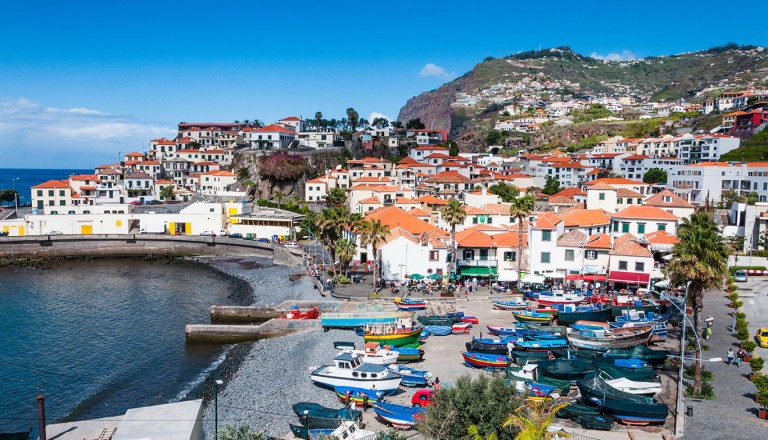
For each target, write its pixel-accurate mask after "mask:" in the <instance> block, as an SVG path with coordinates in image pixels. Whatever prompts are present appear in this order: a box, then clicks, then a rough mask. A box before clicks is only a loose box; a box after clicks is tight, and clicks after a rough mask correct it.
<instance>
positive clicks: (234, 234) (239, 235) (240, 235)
mask: <svg viewBox="0 0 768 440" xmlns="http://www.w3.org/2000/svg"><path fill="white" fill-rule="evenodd" d="M229 238H243V234H241V233H239V232H233V233H231V234H229Z"/></svg>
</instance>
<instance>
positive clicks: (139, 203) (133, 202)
mask: <svg viewBox="0 0 768 440" xmlns="http://www.w3.org/2000/svg"><path fill="white" fill-rule="evenodd" d="M129 204H130V205H141V202H140V201H138V200H134V201H132V202H131V203H129Z"/></svg>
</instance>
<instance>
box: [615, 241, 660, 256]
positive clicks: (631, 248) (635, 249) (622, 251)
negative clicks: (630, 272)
mask: <svg viewBox="0 0 768 440" xmlns="http://www.w3.org/2000/svg"><path fill="white" fill-rule="evenodd" d="M609 255H626V256H630V257H649V258H650V257H652V256H653V254H651V251H649V250H648V248H646V247H644V246H641V245H639V244H638V243H637V242H636V241H634V240H627V241H626V242H625V243H623V244H622V245H620V246H616V247H615V248H614V249H613V250H612V251H611V252H609Z"/></svg>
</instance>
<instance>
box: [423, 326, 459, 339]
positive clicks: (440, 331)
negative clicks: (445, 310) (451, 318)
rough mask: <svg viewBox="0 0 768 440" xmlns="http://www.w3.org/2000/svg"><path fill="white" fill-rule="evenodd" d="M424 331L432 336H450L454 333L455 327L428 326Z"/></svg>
mask: <svg viewBox="0 0 768 440" xmlns="http://www.w3.org/2000/svg"><path fill="white" fill-rule="evenodd" d="M424 331H425V332H427V333H428V334H429V335H430V336H448V335H450V334H451V333H453V327H452V326H450V325H428V326H426V327H424Z"/></svg>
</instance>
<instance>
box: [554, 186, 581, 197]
mask: <svg viewBox="0 0 768 440" xmlns="http://www.w3.org/2000/svg"><path fill="white" fill-rule="evenodd" d="M586 195H587V193H585V192H584V191H582V190H581V188H577V187H570V188H564V189H562V190H560V192H557V193H555V194H553V195H552V197H558V196H562V197H567V198H569V199H572V198H574V197H575V196H586Z"/></svg>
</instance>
